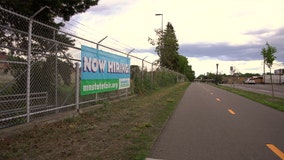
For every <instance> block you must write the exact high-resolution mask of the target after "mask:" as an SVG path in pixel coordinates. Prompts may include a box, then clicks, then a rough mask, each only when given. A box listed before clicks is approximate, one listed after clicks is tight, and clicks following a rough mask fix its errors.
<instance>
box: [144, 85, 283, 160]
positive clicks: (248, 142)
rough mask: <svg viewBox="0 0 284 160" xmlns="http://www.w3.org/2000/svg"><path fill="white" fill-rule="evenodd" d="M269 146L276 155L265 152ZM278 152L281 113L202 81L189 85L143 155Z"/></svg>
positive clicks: (197, 157) (203, 157) (172, 157)
mask: <svg viewBox="0 0 284 160" xmlns="http://www.w3.org/2000/svg"><path fill="white" fill-rule="evenodd" d="M269 144H272V145H273V146H274V147H276V148H277V149H278V151H280V152H278V153H280V154H279V155H277V154H276V153H275V152H274V151H275V150H274V151H273V150H271V149H270V148H269V147H268V145H269ZM283 151H284V113H283V112H280V111H277V110H275V109H272V108H269V107H267V106H264V105H261V104H259V103H256V102H253V101H251V100H248V99H246V98H243V97H240V96H238V95H235V94H232V93H229V92H227V91H224V90H221V89H218V88H215V87H213V86H210V85H207V84H203V83H192V84H191V85H190V86H189V88H187V90H186V92H185V94H184V96H183V98H182V99H181V101H180V103H179V105H178V106H177V108H176V110H175V111H174V113H173V114H172V116H171V118H170V119H169V121H168V122H167V124H166V126H165V128H164V130H163V131H162V133H161V134H160V136H159V137H158V139H157V141H156V143H155V144H154V146H153V148H152V151H151V153H150V155H149V157H151V158H153V159H164V160H210V159H212V160H216V159H218V160H228V159H230V160H240V159H242V160H246V159H248V160H251V159H257V160H267V159H272V160H274V159H275V160H277V159H280V160H281V159H282V158H281V153H282V154H283ZM283 155H284V154H283ZM283 155H282V156H283ZM148 159H150V158H148Z"/></svg>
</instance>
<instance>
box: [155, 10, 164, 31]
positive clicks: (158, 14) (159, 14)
mask: <svg viewBox="0 0 284 160" xmlns="http://www.w3.org/2000/svg"><path fill="white" fill-rule="evenodd" d="M155 15H156V16H161V17H162V24H161V29H162V34H163V31H164V29H163V26H164V22H163V21H164V20H163V19H164V18H163V16H164V15H163V14H161V13H157V14H155Z"/></svg>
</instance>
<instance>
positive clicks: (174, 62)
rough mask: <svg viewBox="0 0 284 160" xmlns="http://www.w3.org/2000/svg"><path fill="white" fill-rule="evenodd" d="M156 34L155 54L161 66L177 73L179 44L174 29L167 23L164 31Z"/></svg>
mask: <svg viewBox="0 0 284 160" xmlns="http://www.w3.org/2000/svg"><path fill="white" fill-rule="evenodd" d="M157 34H158V35H159V38H158V42H157V44H158V46H157V47H156V52H157V54H158V56H159V57H160V64H161V66H162V67H166V68H168V69H172V70H174V71H177V70H178V67H177V66H178V59H179V57H178V49H179V44H178V41H177V38H176V35H175V30H174V27H173V26H172V24H171V23H170V22H168V24H167V28H166V30H165V31H164V32H162V33H160V32H158V33H157Z"/></svg>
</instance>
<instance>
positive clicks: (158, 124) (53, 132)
mask: <svg viewBox="0 0 284 160" xmlns="http://www.w3.org/2000/svg"><path fill="white" fill-rule="evenodd" d="M188 85H189V83H180V84H176V85H175V86H172V87H168V88H162V89H159V90H156V91H154V92H152V93H149V94H147V95H141V96H136V97H134V98H131V99H128V100H122V101H120V102H116V103H109V102H107V101H106V102H104V106H103V107H102V108H99V109H95V110H91V111H89V112H86V113H82V114H80V115H78V116H75V117H72V118H67V119H64V120H62V121H59V122H54V123H50V124H42V125H39V126H36V127H35V128H33V129H31V130H26V131H23V133H20V134H17V135H15V134H13V135H11V136H8V137H5V138H3V139H0V141H1V143H0V159H37V160H41V159H69V160H72V159H74V160H75V159H76V160H77V159H92V160H113V159H124V160H128V159H129V160H144V159H145V157H146V156H147V155H148V154H149V151H150V149H151V146H152V144H153V143H154V141H155V139H156V137H157V136H158V135H159V133H160V131H161V129H162V128H163V126H164V124H165V122H166V121H167V119H168V117H169V116H170V115H171V113H172V112H173V110H174V109H175V107H176V105H177V103H178V102H179V100H180V99H181V97H182V96H183V93H184V91H185V89H186V88H187V87H188Z"/></svg>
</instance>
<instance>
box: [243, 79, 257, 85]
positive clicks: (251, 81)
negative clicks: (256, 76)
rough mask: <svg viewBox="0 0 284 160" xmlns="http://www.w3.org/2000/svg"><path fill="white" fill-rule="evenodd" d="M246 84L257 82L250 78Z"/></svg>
mask: <svg viewBox="0 0 284 160" xmlns="http://www.w3.org/2000/svg"><path fill="white" fill-rule="evenodd" d="M245 84H255V80H253V79H250V78H248V79H247V80H245Z"/></svg>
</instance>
